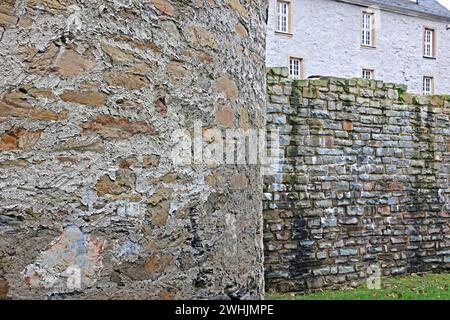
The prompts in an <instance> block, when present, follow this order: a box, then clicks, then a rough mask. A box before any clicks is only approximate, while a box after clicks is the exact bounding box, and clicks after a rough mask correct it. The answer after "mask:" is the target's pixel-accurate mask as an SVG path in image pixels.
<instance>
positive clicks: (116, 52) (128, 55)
mask: <svg viewBox="0 0 450 320" xmlns="http://www.w3.org/2000/svg"><path fill="white" fill-rule="evenodd" d="M101 47H102V50H103V51H104V52H105V53H106V54H107V55H108V57H109V58H110V59H111V61H112V62H113V63H117V64H123V63H130V62H133V61H135V60H136V58H135V57H134V54H133V52H131V51H129V50H125V49H120V48H117V47H113V46H110V45H107V44H105V43H102V46H101Z"/></svg>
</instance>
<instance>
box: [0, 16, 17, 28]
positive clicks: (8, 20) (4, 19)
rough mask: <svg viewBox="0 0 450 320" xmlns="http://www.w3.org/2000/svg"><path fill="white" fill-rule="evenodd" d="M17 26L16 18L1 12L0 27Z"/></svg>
mask: <svg viewBox="0 0 450 320" xmlns="http://www.w3.org/2000/svg"><path fill="white" fill-rule="evenodd" d="M16 24H17V18H16V17H15V16H11V15H7V14H4V13H1V12H0V26H6V27H12V26H15V25H16Z"/></svg>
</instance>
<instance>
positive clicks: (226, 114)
mask: <svg viewBox="0 0 450 320" xmlns="http://www.w3.org/2000/svg"><path fill="white" fill-rule="evenodd" d="M215 116H216V121H217V123H218V124H219V125H221V126H223V127H227V128H232V127H234V113H233V110H232V109H231V108H230V106H223V107H220V108H219V109H217V110H216V112H215Z"/></svg>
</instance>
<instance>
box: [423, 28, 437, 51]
mask: <svg viewBox="0 0 450 320" xmlns="http://www.w3.org/2000/svg"><path fill="white" fill-rule="evenodd" d="M435 44H436V39H435V32H434V30H433V29H429V28H425V30H424V35H423V55H424V57H427V58H434V57H435V51H436V50H435Z"/></svg>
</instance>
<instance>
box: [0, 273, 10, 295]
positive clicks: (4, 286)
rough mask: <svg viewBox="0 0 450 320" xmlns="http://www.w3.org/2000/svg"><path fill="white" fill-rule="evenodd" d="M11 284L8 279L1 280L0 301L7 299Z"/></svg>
mask: <svg viewBox="0 0 450 320" xmlns="http://www.w3.org/2000/svg"><path fill="white" fill-rule="evenodd" d="M8 291H9V284H8V281H6V279H3V278H0V300H3V299H6V297H7V296H8Z"/></svg>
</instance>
